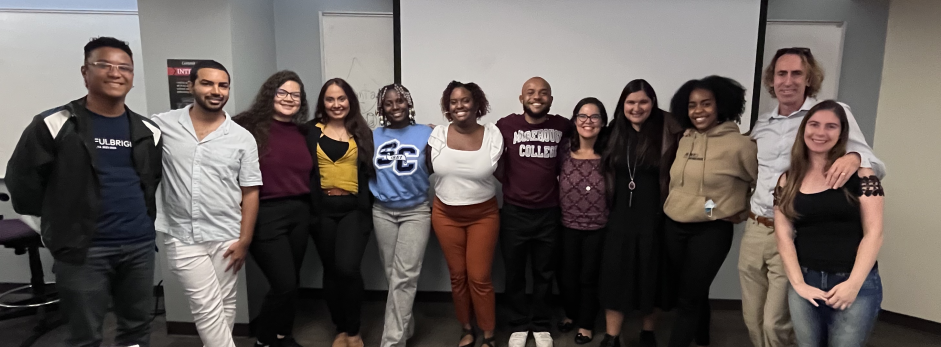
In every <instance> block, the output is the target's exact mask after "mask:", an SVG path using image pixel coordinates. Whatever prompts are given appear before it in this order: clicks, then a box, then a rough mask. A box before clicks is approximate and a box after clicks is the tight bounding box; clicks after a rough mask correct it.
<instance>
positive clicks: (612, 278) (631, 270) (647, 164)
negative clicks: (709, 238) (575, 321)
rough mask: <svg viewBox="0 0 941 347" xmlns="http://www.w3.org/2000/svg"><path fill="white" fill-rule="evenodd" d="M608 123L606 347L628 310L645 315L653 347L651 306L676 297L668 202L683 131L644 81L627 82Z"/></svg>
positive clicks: (603, 284) (646, 336) (645, 332)
mask: <svg viewBox="0 0 941 347" xmlns="http://www.w3.org/2000/svg"><path fill="white" fill-rule="evenodd" d="M610 127H611V129H612V133H611V137H610V139H609V142H608V147H607V150H606V151H605V153H604V155H603V156H602V162H603V165H604V166H605V169H604V172H606V173H608V174H607V176H608V177H607V178H606V180H607V187H608V199H609V200H610V201H611V204H610V205H609V206H611V214H610V217H609V219H608V227H607V234H606V235H605V246H604V250H603V254H602V265H601V278H600V281H599V291H600V293H599V296H600V300H601V306H602V307H603V308H604V309H605V322H606V327H607V328H606V334H605V337H604V340H602V342H601V346H603V347H612V346H620V337H619V335H620V333H621V325H622V323H623V321H624V314H625V313H629V312H631V311H634V310H637V311H640V313H641V314H642V315H643V316H644V319H643V321H644V322H643V327H642V331H641V334H640V343H641V346H656V340H655V338H654V334H653V329H654V327H655V324H656V315H655V314H654V308H660V309H664V310H668V309H670V308H671V307H672V301H673V299H672V295H671V294H669V291H670V290H669V288H670V286H669V285H668V283H667V281H668V280H667V279H668V278H669V276H667V274H666V273H665V271H666V270H665V269H664V267H665V266H666V264H667V262H666V261H665V254H664V252H663V251H662V234H663V220H664V219H663V216H664V215H663V201H664V199H666V196H667V188H668V187H669V179H670V175H669V170H670V165H671V164H672V163H673V159H674V158H675V156H676V144H677V142H678V141H679V137H680V136H682V131H683V130H682V128H681V127H680V126H679V124H677V123H676V121H675V120H673V118H672V117H670V116H669V114H668V113H666V112H664V111H663V110H661V109H660V108H659V106H658V103H657V94H656V93H655V92H654V90H653V87H651V86H650V84H649V83H647V81H645V80H642V79H637V80H633V81H631V82H630V83H628V84H627V85H626V86H625V87H624V90H623V91H622V92H621V97H620V99H619V100H618V104H617V108H616V109H615V111H614V116H613V120H612V122H611V126H610Z"/></svg>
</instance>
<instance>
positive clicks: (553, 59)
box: [399, 0, 761, 130]
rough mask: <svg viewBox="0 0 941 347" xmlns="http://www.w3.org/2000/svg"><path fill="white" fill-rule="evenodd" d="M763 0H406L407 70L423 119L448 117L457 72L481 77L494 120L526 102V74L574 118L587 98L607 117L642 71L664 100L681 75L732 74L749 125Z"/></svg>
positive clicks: (557, 109) (405, 79)
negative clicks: (446, 97)
mask: <svg viewBox="0 0 941 347" xmlns="http://www.w3.org/2000/svg"><path fill="white" fill-rule="evenodd" d="M760 11H761V1H760V0H701V1H683V0H631V1H625V0H593V1H576V0H475V1H458V0H408V1H402V2H401V7H400V11H399V15H400V21H401V22H400V23H401V24H400V28H401V37H400V47H401V60H400V62H401V81H402V84H403V85H404V86H405V87H407V88H409V90H410V91H411V94H412V98H413V100H414V101H415V107H416V119H417V121H418V122H419V123H434V124H443V123H446V122H447V120H446V119H445V118H444V116H443V115H442V113H441V109H440V106H439V102H440V99H441V93H442V91H443V90H444V88H445V87H446V86H447V84H448V82H450V81H451V80H458V81H461V82H476V83H477V84H479V85H480V87H481V88H482V89H483V90H484V92H485V93H486V94H487V98H488V99H489V101H490V104H491V113H490V114H489V115H488V116H485V117H484V118H483V119H482V120H481V122H496V121H497V119H499V118H500V117H503V116H506V115H508V114H510V113H521V112H522V110H523V108H522V105H521V104H520V102H519V95H520V92H521V89H522V86H523V83H524V82H525V81H526V80H527V79H528V78H530V77H533V76H541V77H543V78H545V79H546V80H547V81H548V82H549V84H550V85H551V86H552V94H553V96H554V98H555V100H554V101H553V103H552V110H551V113H554V114H560V115H562V116H564V117H566V118H568V117H571V115H572V108H574V107H575V104H576V103H577V102H578V100H580V99H581V98H583V97H588V96H594V97H597V98H599V99H600V100H601V101H602V102H603V103H604V104H605V108H607V110H608V113H609V117H611V115H612V114H613V113H614V109H615V106H616V105H615V104H616V103H617V100H618V97H619V96H620V93H621V90H622V89H623V88H624V85H625V84H627V82H629V81H630V80H632V79H636V78H643V79H646V80H647V81H648V82H650V84H651V85H653V87H654V89H655V90H656V92H657V97H658V99H659V100H658V101H659V104H660V108H662V109H669V100H670V99H671V98H672V97H673V93H674V92H675V91H676V90H677V89H678V88H679V87H680V85H682V84H683V83H684V82H686V81H687V80H690V79H694V78H702V77H705V76H708V75H722V76H726V77H730V78H733V79H735V80H736V81H738V82H739V83H741V84H742V86H744V87H745V88H746V89H747V90H748V93H747V95H746V99H747V101H748V105H747V106H746V108H745V110H746V113H745V115H744V116H743V117H742V126H741V128H742V129H743V130H747V129H748V128H749V124H748V123H749V111H750V110H751V101H752V93H753V92H754V91H753V90H752V88H753V83H754V80H755V62H756V57H757V54H756V52H757V44H758V28H759V22H760Z"/></svg>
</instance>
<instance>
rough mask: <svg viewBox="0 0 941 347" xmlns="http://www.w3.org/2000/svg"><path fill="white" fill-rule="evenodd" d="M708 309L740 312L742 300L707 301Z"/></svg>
mask: <svg viewBox="0 0 941 347" xmlns="http://www.w3.org/2000/svg"><path fill="white" fill-rule="evenodd" d="M709 307H710V308H712V309H713V310H719V311H741V310H742V300H734V299H709Z"/></svg>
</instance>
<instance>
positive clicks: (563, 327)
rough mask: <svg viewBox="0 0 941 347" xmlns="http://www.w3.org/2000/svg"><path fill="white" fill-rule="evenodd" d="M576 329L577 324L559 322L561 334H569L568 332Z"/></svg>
mask: <svg viewBox="0 0 941 347" xmlns="http://www.w3.org/2000/svg"><path fill="white" fill-rule="evenodd" d="M574 329H575V323H573V322H566V321H561V322H559V332H560V333H567V332H569V331H572V330H574Z"/></svg>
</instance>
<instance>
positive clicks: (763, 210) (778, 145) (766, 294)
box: [738, 48, 885, 347]
mask: <svg viewBox="0 0 941 347" xmlns="http://www.w3.org/2000/svg"><path fill="white" fill-rule="evenodd" d="M764 73H765V76H764V79H763V82H764V85H765V87H766V88H768V92H769V93H770V94H771V96H773V97H775V98H777V99H778V106H777V107H775V108H774V109H773V110H772V111H771V112H769V113H766V114H762V115H761V116H759V117H758V120H757V122H756V123H755V126H754V128H753V129H752V131H751V137H752V138H753V139H754V140H755V141H757V142H758V183H757V186H756V188H755V193H754V195H752V198H751V213H750V214H749V217H750V218H749V219H748V222H747V224H746V226H745V233H744V235H743V236H742V247H741V251H740V256H739V262H738V270H739V278H740V280H741V285H742V313H743V315H744V318H745V325H746V326H747V327H748V333H749V336H750V338H751V341H752V343H753V344H754V345H755V346H756V347H766V346H791V345H793V344H794V342H793V341H794V338H793V335H794V334H793V331H792V327H791V319H790V313H789V311H788V306H787V292H788V279H787V275H786V274H785V272H784V265H783V264H782V262H781V257H780V255H778V249H777V241H776V239H775V235H774V222H773V220H772V218H773V217H774V206H773V201H774V197H773V195H772V192H773V190H774V187H775V185H776V184H777V182H778V178H779V177H780V176H781V174H782V173H784V171H786V170H787V169H788V167H789V166H790V165H791V147H792V146H793V145H794V141H795V137H796V136H797V130H798V128H799V127H800V124H801V121H802V120H803V118H804V116H805V115H806V114H807V111H808V110H810V108H811V107H813V106H814V105H816V104H817V102H818V101H817V100H816V99H815V98H814V97H815V96H816V95H817V92H818V91H819V90H820V84H821V83H822V82H823V70H822V69H821V68H820V67H819V65H817V62H816V60H814V57H813V55H812V54H811V52H810V49H807V48H783V49H780V50H778V52H777V53H776V54H775V56H774V58H773V59H772V60H771V64H769V66H768V68H766V69H765V72H764ZM842 105H843V108H844V109H845V110H846V116H847V119H848V121H849V127H850V134H849V143H847V145H846V148H847V152H848V153H847V154H846V155H844V156H843V157H842V158H840V159H837V160H836V162H835V163H834V164H833V166H832V167H831V168H830V170H829V171H828V172H827V179H828V185H832V186H833V187H834V188H838V187H841V186H843V184H844V183H846V180H848V179H849V178H850V176H851V175H854V174H855V172H856V170H857V169H859V168H860V167H869V168H872V169H873V170H874V171H875V172H876V175H877V176H879V177H880V178H882V177H884V176H885V165H884V164H883V163H882V162H881V161H879V159H878V158H876V157H875V155H873V153H872V148H870V147H869V145H868V144H866V139H865V138H864V137H863V134H862V132H861V131H860V130H859V125H858V124H857V123H856V118H854V117H853V114H852V113H851V112H850V108H849V106H847V105H846V104H842Z"/></svg>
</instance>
